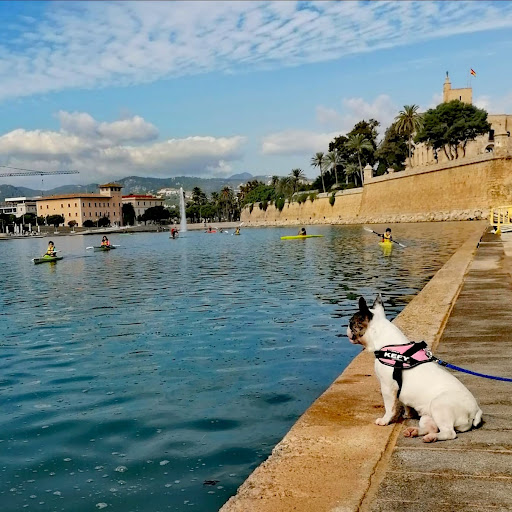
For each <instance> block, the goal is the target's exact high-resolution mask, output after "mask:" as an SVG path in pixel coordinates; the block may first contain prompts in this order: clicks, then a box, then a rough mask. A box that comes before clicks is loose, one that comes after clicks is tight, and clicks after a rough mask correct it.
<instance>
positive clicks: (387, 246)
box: [379, 240, 393, 256]
mask: <svg viewBox="0 0 512 512" xmlns="http://www.w3.org/2000/svg"><path fill="white" fill-rule="evenodd" d="M379 246H380V248H381V249H382V252H383V253H384V255H385V256H388V255H389V254H391V251H392V250H393V242H390V241H388V240H385V241H384V242H379Z"/></svg>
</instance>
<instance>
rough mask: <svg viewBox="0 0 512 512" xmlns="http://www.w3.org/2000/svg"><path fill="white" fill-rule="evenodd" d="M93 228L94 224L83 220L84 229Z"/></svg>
mask: <svg viewBox="0 0 512 512" xmlns="http://www.w3.org/2000/svg"><path fill="white" fill-rule="evenodd" d="M93 227H94V222H93V221H92V220H89V219H87V220H85V221H84V228H93Z"/></svg>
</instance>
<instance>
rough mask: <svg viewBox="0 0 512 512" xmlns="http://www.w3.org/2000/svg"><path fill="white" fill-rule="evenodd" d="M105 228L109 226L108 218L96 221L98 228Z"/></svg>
mask: <svg viewBox="0 0 512 512" xmlns="http://www.w3.org/2000/svg"><path fill="white" fill-rule="evenodd" d="M107 226H110V219H109V218H108V217H101V218H100V219H98V227H99V228H106V227H107Z"/></svg>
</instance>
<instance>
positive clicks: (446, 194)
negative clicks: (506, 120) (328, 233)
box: [241, 153, 512, 226]
mask: <svg viewBox="0 0 512 512" xmlns="http://www.w3.org/2000/svg"><path fill="white" fill-rule="evenodd" d="M365 171H366V172H365V184H364V186H363V187H361V188H356V189H351V190H345V191H340V192H337V193H336V194H335V201H334V204H333V205H332V206H331V204H330V201H329V199H330V196H331V195H332V194H319V195H318V196H317V198H316V199H315V200H314V201H313V202H312V201H310V200H309V199H307V200H306V202H305V203H302V204H299V203H298V202H296V201H292V202H291V203H289V202H286V203H285V205H284V208H283V210H282V211H279V210H278V209H277V208H276V207H275V205H268V207H267V209H266V210H263V209H261V208H260V204H259V203H256V204H254V206H253V210H252V212H250V209H249V207H246V208H244V210H243V211H242V216H241V220H242V221H243V222H244V223H245V224H246V225H247V226H271V225H294V224H296V225H299V224H301V225H302V224H357V223H382V222H386V223H387V222H389V223H392V222H426V221H443V220H474V219H485V218H487V217H488V215H489V209H490V208H491V207H493V206H501V205H508V204H512V155H510V154H508V155H506V156H495V155H494V154H492V153H489V154H482V155H478V156H475V157H472V158H464V159H459V160H455V161H450V162H443V163H440V164H437V165H429V166H425V167H418V168H412V169H406V170H405V171H402V172H397V173H390V174H385V175H383V176H377V177H372V176H371V170H369V169H368V168H367V169H365Z"/></svg>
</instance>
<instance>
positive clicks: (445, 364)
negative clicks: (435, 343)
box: [432, 356, 512, 382]
mask: <svg viewBox="0 0 512 512" xmlns="http://www.w3.org/2000/svg"><path fill="white" fill-rule="evenodd" d="M432 359H433V360H434V361H435V362H436V363H437V364H440V365H441V366H445V367H446V368H451V369H452V370H457V371H458V372H463V373H469V374H470V375H475V376H476V377H483V378H484V379H492V380H503V381H505V382H512V379H508V378H507V377H495V376H494V375H486V374H485V373H478V372H472V371H471V370H466V369H465V368H461V367H460V366H455V365H453V364H450V363H447V362H445V361H442V360H441V359H438V358H437V357H435V356H432Z"/></svg>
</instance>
